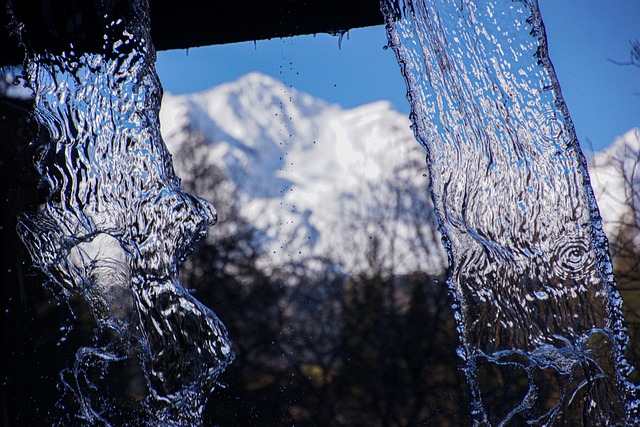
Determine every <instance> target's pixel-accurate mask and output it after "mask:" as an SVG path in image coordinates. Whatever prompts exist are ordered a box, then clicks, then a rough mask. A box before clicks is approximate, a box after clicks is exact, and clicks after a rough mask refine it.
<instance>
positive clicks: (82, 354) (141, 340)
mask: <svg viewBox="0 0 640 427" xmlns="http://www.w3.org/2000/svg"><path fill="white" fill-rule="evenodd" d="M139 9H140V10H144V9H143V8H139ZM106 18H107V17H106V16H105V19H106ZM106 22H107V23H106V28H105V34H107V36H105V45H104V52H100V53H82V54H76V53H74V52H73V46H70V48H69V49H68V50H67V51H66V52H63V53H62V54H61V55H53V54H49V53H33V52H32V53H30V57H29V61H28V64H27V75H28V78H29V81H30V84H31V86H32V88H33V90H34V93H35V117H36V119H37V120H38V122H39V123H40V124H41V126H42V128H43V131H44V132H46V133H48V136H49V141H48V143H47V144H46V145H43V146H41V147H39V155H38V156H37V157H38V158H37V159H36V166H37V168H38V170H39V172H40V173H41V175H42V181H43V183H44V184H45V185H46V186H47V187H48V197H47V202H46V204H45V205H44V206H43V207H42V209H41V210H40V211H39V212H38V213H29V214H24V215H23V216H22V217H21V219H20V225H19V230H18V231H19V233H20V236H21V238H22V239H23V241H24V243H25V244H26V246H27V247H28V249H29V251H30V253H31V256H32V258H33V260H34V263H35V264H36V265H37V266H39V267H40V268H41V269H42V270H43V271H44V272H46V273H47V274H48V276H49V277H50V278H51V280H52V282H53V283H54V284H55V285H56V286H55V287H56V288H57V289H58V290H59V291H60V292H59V293H60V295H61V296H62V297H63V298H66V299H68V298H70V297H72V296H74V295H80V296H82V297H83V298H84V300H85V301H86V302H87V304H88V307H89V310H90V312H91V314H92V315H93V317H94V318H95V321H96V323H97V325H98V329H99V333H98V334H97V335H98V337H97V338H96V342H95V343H94V344H95V345H93V346H87V347H83V348H81V349H80V350H79V351H78V352H77V355H76V362H75V364H74V366H73V367H72V368H69V369H68V371H66V372H64V373H63V374H62V382H63V384H64V386H65V388H66V391H67V392H68V393H70V394H72V395H73V396H75V400H76V403H77V404H78V406H79V408H80V411H79V414H77V417H78V418H80V420H82V421H83V422H86V423H88V424H91V425H98V424H102V425H111V424H112V423H113V422H114V421H113V417H114V416H115V415H114V414H117V413H118V412H119V409H118V408H117V407H116V406H115V405H114V404H113V402H110V401H107V400H106V399H105V397H104V395H103V390H101V389H99V388H98V385H97V383H98V382H99V380H100V378H102V377H103V376H105V375H108V373H109V372H108V371H109V367H110V365H112V364H114V363H116V362H119V361H122V360H125V359H127V358H129V357H132V355H134V354H135V358H136V359H139V360H140V364H141V369H142V373H143V375H144V378H145V380H146V385H147V389H148V392H147V394H146V397H145V398H144V401H143V402H142V403H141V405H140V406H141V408H142V409H140V410H139V411H138V412H137V413H138V414H140V416H141V417H142V418H140V419H136V420H133V421H131V420H130V421H129V422H131V423H132V425H141V424H142V423H146V424H148V425H153V426H158V425H162V426H173V425H175V426H184V425H199V424H201V416H202V412H203V408H204V405H205V403H206V399H207V397H208V394H209V392H210V391H211V390H212V388H213V387H214V386H215V384H216V378H217V376H218V374H219V373H220V372H221V371H222V370H224V368H225V367H226V366H227V364H228V363H230V361H231V360H232V357H233V354H232V352H231V348H230V345H231V343H230V341H229V340H228V338H227V335H226V330H225V328H224V326H223V325H222V323H221V322H220V321H219V320H218V318H217V317H216V316H215V315H214V314H213V312H211V310H209V309H208V308H206V307H205V306H204V305H202V304H201V303H200V302H198V301H197V300H196V299H195V298H194V297H193V296H192V295H190V294H189V292H187V291H186V290H185V289H184V288H183V287H182V286H181V285H180V284H179V283H178V280H177V266H178V263H179V262H180V261H181V259H182V258H183V257H184V256H185V255H186V253H187V252H188V251H189V250H190V249H191V247H192V245H193V243H194V242H195V241H196V240H198V239H199V238H201V237H202V236H203V235H204V233H206V228H207V227H208V226H209V225H211V224H213V223H214V222H215V219H216V213H215V210H214V208H213V207H212V206H211V205H210V204H209V203H208V202H205V201H203V200H201V199H198V198H197V197H194V196H191V195H188V194H186V193H184V192H183V191H182V190H181V188H180V186H179V181H178V179H177V178H176V176H175V174H174V171H173V168H172V165H171V157H170V155H169V153H168V152H167V149H166V147H165V145H164V143H163V141H162V139H161V137H160V126H159V120H158V114H159V108H160V97H161V87H160V83H159V81H158V78H157V76H156V73H155V70H154V68H153V61H154V60H155V53H154V51H153V47H152V46H151V45H150V43H149V42H148V41H149V40H150V37H149V34H148V25H147V23H148V19H147V18H146V17H144V16H142V17H139V19H137V20H131V21H130V22H124V21H123V20H122V19H118V20H115V21H110V20H106ZM121 393H122V391H121ZM116 400H117V399H116ZM120 412H121V410H120ZM72 418H73V415H72V416H71V417H70V419H69V420H67V421H64V420H63V421H61V424H62V425H68V424H67V423H69V422H71V421H72Z"/></svg>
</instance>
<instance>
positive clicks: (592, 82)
mask: <svg viewBox="0 0 640 427" xmlns="http://www.w3.org/2000/svg"><path fill="white" fill-rule="evenodd" d="M539 3H540V8H541V11H542V17H543V20H544V22H545V26H546V28H547V35H548V41H549V53H550V57H551V60H552V62H553V64H554V66H555V68H556V73H557V75H558V79H559V80H560V86H561V88H562V92H563V94H564V97H565V100H566V101H567V105H568V107H569V111H570V113H571V116H572V118H573V121H574V123H575V125H576V130H577V133H578V137H579V139H580V142H581V144H582V146H583V149H584V150H585V151H590V150H591V147H593V149H594V150H596V151H597V150H601V149H603V148H604V147H606V146H607V145H608V144H610V143H611V141H612V140H613V139H614V138H615V137H616V136H617V135H620V134H622V133H624V132H625V131H626V130H628V129H630V128H632V127H634V126H639V127H640V68H637V67H630V66H627V67H625V66H619V65H615V64H613V63H612V62H610V61H609V59H615V60H619V61H626V60H628V59H629V49H630V44H629V42H630V40H634V39H640V0H539ZM385 45H386V34H385V31H384V27H383V26H378V27H369V28H363V29H356V30H351V31H350V32H349V34H348V36H347V35H345V37H344V38H343V40H342V41H341V43H340V41H339V39H338V37H335V36H330V35H326V34H318V35H316V36H299V37H291V38H287V39H273V40H259V41H257V42H255V43H254V42H248V43H236V44H230V45H221V46H209V47H202V48H194V49H189V51H185V50H173V51H165V52H159V53H158V61H157V64H156V65H157V70H158V74H159V75H160V79H161V81H162V84H163V86H164V88H165V90H166V91H169V92H173V93H187V92H195V91H199V90H203V89H207V88H209V87H212V86H215V85H217V84H220V83H223V82H227V81H232V80H235V79H237V78H238V77H240V76H242V75H244V74H246V73H248V72H250V71H260V72H262V73H265V74H268V75H271V76H273V77H275V78H278V79H279V80H281V81H283V82H284V83H285V84H286V85H289V86H293V87H296V88H298V89H300V90H303V91H305V92H308V93H310V94H312V95H314V96H317V97H319V98H322V99H325V100H327V101H330V102H335V103H338V104H340V105H342V106H344V107H346V108H350V107H355V106H358V105H361V104H364V103H367V102H373V101H376V100H380V99H387V100H390V101H391V102H392V103H393V105H394V106H395V108H397V109H398V110H400V111H403V112H408V111H409V106H408V103H407V100H406V98H405V86H404V82H403V80H402V76H401V74H400V71H399V67H398V64H397V62H396V61H395V56H394V54H393V52H392V51H391V49H388V50H385V49H383V47H384V46H385Z"/></svg>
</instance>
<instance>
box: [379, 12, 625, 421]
mask: <svg viewBox="0 0 640 427" xmlns="http://www.w3.org/2000/svg"><path fill="white" fill-rule="evenodd" d="M383 12H384V13H385V15H386V19H387V28H388V36H389V40H390V44H391V45H392V47H393V48H394V50H395V52H396V55H397V57H398V60H399V63H400V66H401V69H402V72H403V75H404V76H405V80H406V82H407V87H408V91H409V93H408V97H409V100H410V102H411V105H412V120H413V123H414V125H413V126H414V131H415V134H416V136H417V138H418V139H419V141H420V142H421V143H422V144H423V145H424V146H425V147H426V148H427V150H428V163H429V168H430V174H431V186H432V188H431V191H432V195H433V200H434V204H435V207H436V211H437V214H438V217H439V222H440V228H441V232H442V234H443V236H444V242H445V246H446V248H447V250H448V253H449V263H450V267H451V274H450V278H449V285H450V287H451V289H452V292H454V294H455V297H456V300H457V305H456V307H455V309H456V316H457V320H458V327H459V333H460V337H461V347H460V350H459V353H460V355H461V356H462V358H463V359H464V361H465V372H466V374H467V379H468V382H469V385H470V387H471V391H472V395H473V408H472V412H473V416H474V420H475V422H476V423H477V424H491V425H506V424H514V425H520V424H524V423H533V424H534V425H560V424H561V425H615V424H618V423H619V424H627V423H632V422H633V421H632V419H633V418H634V417H635V415H634V406H635V403H634V398H633V389H632V387H631V385H630V384H629V383H628V382H627V381H626V379H625V376H626V373H627V369H628V366H627V364H626V362H625V360H624V358H623V349H624V346H625V343H626V335H625V330H624V327H623V325H622V317H621V313H620V304H621V300H620V298H619V295H618V292H617V291H616V288H615V283H614V281H613V276H612V274H611V263H610V259H609V255H608V252H607V242H606V239H605V237H604V234H603V232H602V227H601V221H600V217H599V213H598V211H597V207H596V203H595V199H594V197H593V192H592V190H591V186H590V183H589V177H588V175H587V171H586V165H585V161H584V158H583V155H582V152H581V151H580V147H579V144H578V141H577V139H576V136H575V132H574V128H573V124H572V123H571V119H570V117H569V114H568V112H567V109H566V106H565V103H564V101H563V98H562V94H561V92H560V87H559V85H558V82H557V79H556V76H555V74H554V71H553V67H552V65H551V62H550V60H549V57H548V55H547V48H546V36H545V33H544V27H543V24H542V20H541V17H540V13H539V10H538V6H537V2H536V1H535V0H522V1H510V0H495V1H473V0H428V1H427V0H415V1H411V0H405V1H403V0H400V1H391V0H389V1H385V2H383Z"/></svg>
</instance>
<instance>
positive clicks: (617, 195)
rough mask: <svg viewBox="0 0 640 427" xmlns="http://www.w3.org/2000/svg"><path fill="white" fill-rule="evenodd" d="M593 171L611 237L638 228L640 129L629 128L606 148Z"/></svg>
mask: <svg viewBox="0 0 640 427" xmlns="http://www.w3.org/2000/svg"><path fill="white" fill-rule="evenodd" d="M589 174H590V176H591V185H592V186H593V190H594V193H595V196H596V199H597V200H598V206H599V208H600V214H601V215H602V221H603V226H604V231H605V233H606V234H607V236H608V237H609V239H610V240H612V239H616V238H617V236H618V235H619V233H620V232H627V233H629V232H632V230H633V229H634V228H635V229H636V230H637V229H638V227H640V219H639V218H637V217H635V216H634V211H635V212H640V128H635V129H631V130H629V131H627V132H626V133H625V134H624V135H622V136H620V137H618V138H616V140H615V141H614V142H613V143H612V144H611V145H610V146H609V147H608V148H607V149H606V150H603V151H601V152H599V153H596V154H595V155H594V157H593V160H592V161H591V162H590V164H589ZM625 226H626V227H625ZM636 232H637V231H636ZM628 237H634V238H636V239H640V236H628Z"/></svg>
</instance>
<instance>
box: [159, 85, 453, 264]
mask: <svg viewBox="0 0 640 427" xmlns="http://www.w3.org/2000/svg"><path fill="white" fill-rule="evenodd" d="M161 122H162V132H163V136H164V138H165V140H166V141H167V145H168V146H169V149H170V150H171V151H172V152H173V153H174V155H175V156H179V153H180V147H181V145H182V144H183V143H184V142H185V141H188V140H189V139H190V138H193V134H194V133H197V134H200V135H202V136H203V137H204V138H203V140H204V142H205V143H206V144H207V157H208V158H209V159H211V162H213V163H215V164H216V166H217V167H218V168H219V169H220V170H222V171H223V172H224V174H225V176H226V177H227V179H228V180H229V182H230V183H232V186H233V188H234V190H233V191H234V194H236V198H237V199H236V200H237V204H238V206H240V213H241V215H242V216H243V217H244V218H245V219H247V220H248V221H249V222H250V223H251V224H253V225H254V226H256V227H257V228H258V229H259V230H261V232H262V235H263V237H264V241H263V242H261V243H262V245H263V248H264V253H265V256H267V257H269V258H268V259H267V260H266V261H265V262H266V263H271V264H274V263H278V262H280V263H282V262H302V261H303V260H304V259H308V258H313V257H324V258H330V259H332V260H334V261H335V263H336V264H337V265H339V266H340V268H343V269H345V270H349V271H352V272H358V271H367V270H371V268H372V266H371V265H369V264H367V263H368V262H370V260H371V257H370V256H369V252H370V250H371V245H372V239H373V238H374V237H375V238H376V244H375V245H377V247H378V248H379V250H380V252H381V253H384V254H389V255H388V256H386V257H384V258H383V259H381V261H380V264H381V265H378V266H376V268H384V269H394V272H395V273H407V272H410V271H416V270H421V271H428V272H433V273H439V272H440V271H441V270H442V268H443V266H444V259H445V256H444V252H443V250H442V247H441V244H440V241H439V236H438V235H437V233H436V232H435V229H436V224H435V217H434V215H433V208H432V207H431V205H430V203H431V201H430V198H429V196H428V191H427V185H428V181H427V180H426V178H425V177H424V174H425V173H426V166H425V164H424V151H423V149H422V148H421V147H420V146H419V145H418V144H417V143H416V142H415V140H414V138H413V134H412V132H411V130H410V127H409V120H408V118H407V117H406V116H404V115H402V114H400V113H398V112H396V111H394V110H393V109H392V108H391V106H390V104H389V103H388V102H384V101H383V102H376V103H373V104H369V105H364V106H360V107H358V108H354V109H351V110H345V109H342V108H340V107H339V106H337V105H332V104H329V103H326V102H325V101H322V100H319V99H317V98H314V97H312V96H311V95H308V94H305V93H303V92H300V91H297V90H295V89H292V88H288V87H286V86H285V85H283V84H282V83H280V82H278V81H276V80H275V79H273V78H272V77H269V76H265V75H263V74H259V73H251V74H249V75H247V76H244V77H242V78H240V79H239V80H237V81H235V82H231V83H227V84H223V85H221V86H218V87H215V88H213V89H210V90H208V91H206V92H201V93H195V94H189V95H178V96H175V95H166V96H165V98H164V100H163V109H162V111H161ZM178 163H180V162H178ZM178 173H179V174H181V175H183V176H185V175H189V171H181V170H178ZM399 187H402V190H400V188H399ZM202 196H204V197H210V198H212V199H213V200H212V201H213V203H214V204H215V205H216V207H217V208H218V211H219V212H220V213H221V218H224V212H225V206H223V205H220V203H218V201H217V200H215V198H216V196H215V195H209V196H208V195H207V194H202ZM399 197H402V198H403V199H402V200H400V199H399ZM399 206H402V207H403V208H399ZM418 217H420V222H421V223H419V224H416V219H417V218H418ZM215 232H216V230H215V228H214V229H213V230H212V233H215Z"/></svg>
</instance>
